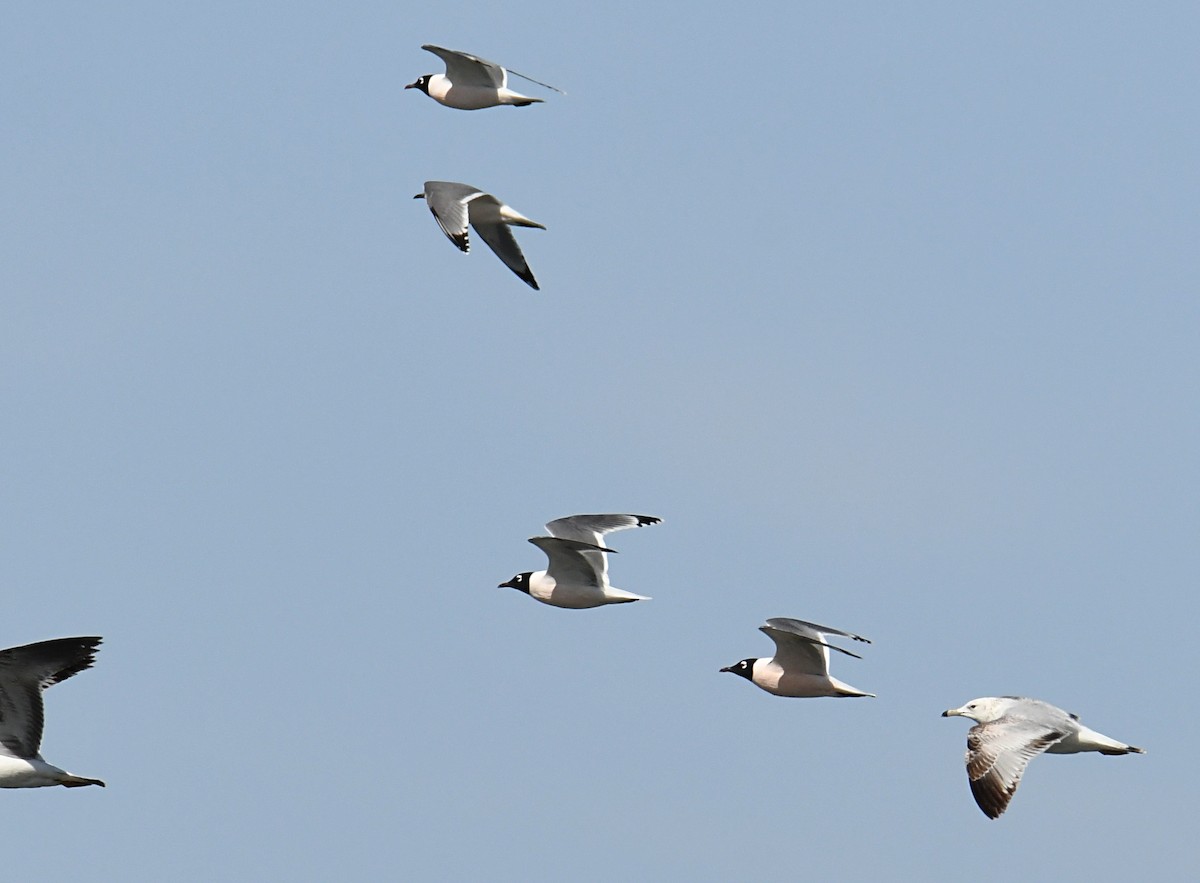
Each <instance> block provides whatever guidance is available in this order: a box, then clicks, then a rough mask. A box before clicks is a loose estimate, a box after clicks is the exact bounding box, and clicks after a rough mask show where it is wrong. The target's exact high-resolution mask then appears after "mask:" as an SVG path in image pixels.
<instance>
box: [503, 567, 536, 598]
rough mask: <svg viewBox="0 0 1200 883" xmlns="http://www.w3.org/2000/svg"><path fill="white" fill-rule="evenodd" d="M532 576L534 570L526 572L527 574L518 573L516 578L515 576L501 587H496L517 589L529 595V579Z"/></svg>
mask: <svg viewBox="0 0 1200 883" xmlns="http://www.w3.org/2000/svg"><path fill="white" fill-rule="evenodd" d="M531 576H533V571H532V570H529V571H526V572H525V573H518V574H517V575H516V576H514V577H513V578H512V579H510V580H509V581H508V582H505V583H500V585H498V586H496V588H498V589H517V590H519V591H522V592H524V593H525V594H529V578H530V577H531Z"/></svg>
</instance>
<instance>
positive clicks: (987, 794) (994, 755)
mask: <svg viewBox="0 0 1200 883" xmlns="http://www.w3.org/2000/svg"><path fill="white" fill-rule="evenodd" d="M1064 735H1066V734H1065V733H1063V732H1062V731H1061V730H1056V729H1052V728H1049V727H1046V726H1044V725H1042V724H1037V723H1034V722H1032V721H1024V720H1019V719H1014V718H1004V717H1002V718H1000V719H999V720H996V721H992V722H990V723H987V724H977V725H976V726H974V727H971V729H970V730H968V731H967V778H968V779H970V781H971V793H972V794H973V795H974V796H975V802H976V803H977V804H979V808H980V809H981V810H983V812H984V815H986V816H987V817H988V818H989V819H995V818H999V817H1000V814H1001V813H1003V812H1004V810H1006V809H1007V808H1008V804H1009V801H1011V800H1012V798H1013V795H1014V794H1016V793H1017V785H1019V784H1020V783H1021V776H1022V775H1023V774H1024V772H1025V767H1026V766H1028V765H1029V761H1031V760H1033V758H1035V757H1037V756H1038V755H1039V754H1041V753H1042V752H1043V751H1045V750H1046V749H1047V748H1049V747H1050V746H1051V745H1053V744H1054V743H1055V742H1057V741H1059V740H1060V739H1062V738H1063V736H1064Z"/></svg>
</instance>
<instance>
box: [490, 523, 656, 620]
mask: <svg viewBox="0 0 1200 883" xmlns="http://www.w3.org/2000/svg"><path fill="white" fill-rule="evenodd" d="M660 521H662V519H661V518H656V517H655V516H653V515H570V516H567V517H566V518H556V519H555V520H554V521H551V522H550V523H549V524H547V525H546V530H548V531H549V532H550V536H548V537H530V538H529V542H531V543H533V544H534V545H535V546H537V547H538V548H539V549H541V550H542V551H543V552H545V553H546V557H547V558H548V559H549V560H550V563H549V565H548V566H547V567H546V569H545V570H537V571H526V572H525V573H518V574H517V575H516V576H514V577H513V578H512V579H510V580H508V582H503V583H500V586H499V588H502V589H504V588H509V589H517V590H518V591H522V592H525V593H526V594H527V595H529V596H530V597H531V598H536V599H537V600H538V601H541V602H542V603H543V604H550V605H551V606H553V607H568V608H571V609H575V610H581V609H586V608H589V607H601V606H603V605H605V604H627V603H629V602H630V601H649V600H650V599H649V598H647V597H645V596H644V595H635V594H633V592H626V591H625V590H624V589H617V588H614V587H613V586H612V585H611V584H610V583H609V581H608V554H607V553H609V552H612V551H613V550H612V549H609V548H607V547H605V546H604V545H602V543H601V540H602V539H603V537H604V535H605V534H609V533H612V532H613V531H615V530H626V529H627V528H631V527H645V526H646V525H649V524H658V523H659V522H660Z"/></svg>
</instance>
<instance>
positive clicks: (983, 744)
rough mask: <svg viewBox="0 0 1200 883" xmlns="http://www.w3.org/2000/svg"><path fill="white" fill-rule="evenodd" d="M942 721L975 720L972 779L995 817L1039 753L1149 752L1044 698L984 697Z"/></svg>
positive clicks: (970, 746)
mask: <svg viewBox="0 0 1200 883" xmlns="http://www.w3.org/2000/svg"><path fill="white" fill-rule="evenodd" d="M942 717H965V718H969V719H971V720H973V721H976V725H975V726H973V727H971V729H970V730H968V731H967V756H966V761H967V778H968V780H969V781H970V783H971V794H972V795H974V797H975V802H976V803H977V804H978V805H979V808H980V809H981V810H983V813H984V814H985V815H986V816H987V817H988V818H991V819H995V818H999V816H1000V814H1001V813H1003V812H1004V810H1006V809H1007V808H1008V804H1009V802H1010V801H1011V800H1012V798H1013V795H1014V794H1016V792H1017V786H1018V785H1019V784H1020V783H1021V776H1022V775H1023V774H1024V772H1025V767H1026V766H1028V765H1029V761H1031V760H1032V759H1033V758H1035V757H1037V756H1038V755H1039V754H1042V753H1046V754H1080V753H1082V752H1085V751H1097V752H1099V753H1100V754H1108V755H1118V754H1145V753H1146V752H1145V751H1144V750H1143V749H1141V748H1137V747H1135V746H1133V745H1127V744H1126V743H1124V742H1121V741H1118V740H1117V739H1113V738H1112V737H1111V736H1105V735H1104V734H1103V733H1097V732H1096V731H1095V730H1093V729H1090V728H1088V727H1085V726H1084V725H1083V724H1081V723H1080V722H1079V716H1078V715H1075V714H1070V713H1069V712H1066V711H1063V710H1062V709H1061V708H1058V707H1057V706H1054V705H1051V704H1050V703H1049V702H1042V701H1041V700H1040V699H1027V698H1025V697H1023V696H984V697H981V698H979V699H972V700H971V701H970V702H968V703H967V704H965V705H962V706H960V707H959V708H949V709H947V710H946V711H943V712H942Z"/></svg>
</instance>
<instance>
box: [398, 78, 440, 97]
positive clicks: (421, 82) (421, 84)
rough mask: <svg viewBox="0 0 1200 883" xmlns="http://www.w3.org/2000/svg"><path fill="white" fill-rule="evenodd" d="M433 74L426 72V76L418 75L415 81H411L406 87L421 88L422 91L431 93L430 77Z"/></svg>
mask: <svg viewBox="0 0 1200 883" xmlns="http://www.w3.org/2000/svg"><path fill="white" fill-rule="evenodd" d="M432 76H433V74H425V76H423V77H417V79H416V81H415V82H412V83H409V84H408V85H407V86H405V87H404V88H405V89H420V90H421V91H422V92H424V93H425V94H426V95H428V94H429V78H430V77H432Z"/></svg>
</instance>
